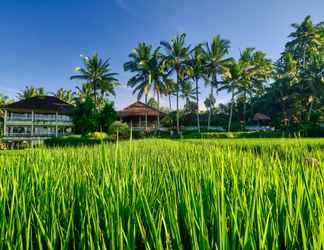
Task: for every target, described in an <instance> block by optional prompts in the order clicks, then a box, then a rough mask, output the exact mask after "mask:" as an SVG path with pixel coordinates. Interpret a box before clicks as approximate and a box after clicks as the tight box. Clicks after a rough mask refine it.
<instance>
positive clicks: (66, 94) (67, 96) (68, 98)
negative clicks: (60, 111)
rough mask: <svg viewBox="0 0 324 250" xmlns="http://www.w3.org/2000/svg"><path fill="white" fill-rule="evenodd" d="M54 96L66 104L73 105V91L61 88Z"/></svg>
mask: <svg viewBox="0 0 324 250" xmlns="http://www.w3.org/2000/svg"><path fill="white" fill-rule="evenodd" d="M54 96H55V97H57V98H58V99H60V100H62V101H64V102H66V103H70V104H72V103H73V92H72V90H65V89H63V88H60V89H58V90H57V91H56V93H54Z"/></svg>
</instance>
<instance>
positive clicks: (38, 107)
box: [3, 96, 73, 141]
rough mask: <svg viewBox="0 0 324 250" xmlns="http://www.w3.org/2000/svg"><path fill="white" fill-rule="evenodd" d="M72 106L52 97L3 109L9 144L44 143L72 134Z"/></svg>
mask: <svg viewBox="0 0 324 250" xmlns="http://www.w3.org/2000/svg"><path fill="white" fill-rule="evenodd" d="M72 108H73V106H72V105H70V104H68V103H66V102H63V101H61V100H60V99H58V98H56V97H53V96H37V97H32V98H28V99H25V100H21V101H18V102H14V103H11V104H8V105H5V106H3V109H4V118H3V134H4V139H5V140H8V141H19V140H25V141H43V140H44V139H46V138H49V137H53V136H63V135H68V134H71V133H72V129H73V122H72V118H71V114H72Z"/></svg>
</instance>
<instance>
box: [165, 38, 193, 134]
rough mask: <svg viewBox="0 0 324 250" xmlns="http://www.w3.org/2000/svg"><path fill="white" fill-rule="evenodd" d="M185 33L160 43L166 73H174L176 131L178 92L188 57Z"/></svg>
mask: <svg viewBox="0 0 324 250" xmlns="http://www.w3.org/2000/svg"><path fill="white" fill-rule="evenodd" d="M185 40H186V34H185V33H182V34H179V35H177V36H176V37H175V38H174V39H172V40H171V41H170V42H168V41H162V42H161V45H162V46H163V48H164V50H165V55H164V64H165V65H166V67H167V68H168V69H169V70H168V73H167V75H169V74H171V73H175V74H176V84H175V86H174V87H175V91H176V98H177V99H176V102H177V132H178V134H179V133H180V122H179V93H180V87H181V84H183V82H184V81H186V78H187V77H188V58H189V51H190V46H187V45H186V42H185Z"/></svg>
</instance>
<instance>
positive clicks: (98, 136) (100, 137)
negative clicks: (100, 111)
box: [88, 132, 108, 140]
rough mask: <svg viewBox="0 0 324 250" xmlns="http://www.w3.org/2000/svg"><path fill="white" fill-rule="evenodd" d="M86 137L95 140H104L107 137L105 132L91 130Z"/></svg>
mask: <svg viewBox="0 0 324 250" xmlns="http://www.w3.org/2000/svg"><path fill="white" fill-rule="evenodd" d="M88 138H91V139H95V140H105V139H108V134H107V133H105V132H93V133H89V134H88Z"/></svg>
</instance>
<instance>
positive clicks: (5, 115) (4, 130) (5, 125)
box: [3, 110, 7, 136]
mask: <svg viewBox="0 0 324 250" xmlns="http://www.w3.org/2000/svg"><path fill="white" fill-rule="evenodd" d="M3 135H4V136H6V135H7V110H5V111H4V119H3Z"/></svg>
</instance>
